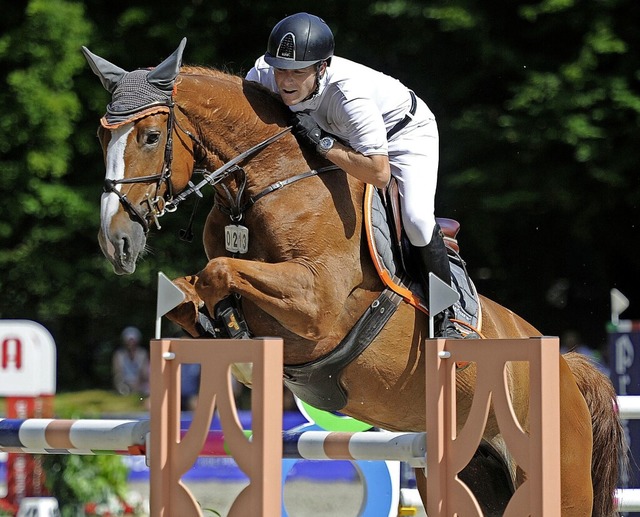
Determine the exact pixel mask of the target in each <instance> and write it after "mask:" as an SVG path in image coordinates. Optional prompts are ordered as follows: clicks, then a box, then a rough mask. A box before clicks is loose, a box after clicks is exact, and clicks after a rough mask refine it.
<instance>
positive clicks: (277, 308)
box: [195, 258, 348, 340]
mask: <svg viewBox="0 0 640 517" xmlns="http://www.w3.org/2000/svg"><path fill="white" fill-rule="evenodd" d="M320 275H321V273H319V272H318V271H317V269H316V268H315V267H314V266H313V265H311V264H308V263H302V262H295V261H289V262H279V263H275V264H269V263H264V262H253V261H248V260H240V259H231V258H215V259H212V260H210V261H209V263H208V264H207V266H206V267H205V268H204V269H203V270H202V271H201V272H200V273H198V279H197V281H196V283H195V290H196V292H197V294H198V296H199V297H200V299H202V300H204V303H205V304H206V306H207V309H208V310H209V313H210V314H213V310H214V307H215V305H216V304H217V303H218V302H219V301H220V300H221V299H223V298H224V297H226V296H228V295H229V294H231V293H235V294H238V295H240V296H242V297H243V298H244V299H246V300H249V301H251V302H252V303H254V304H255V305H257V306H258V307H259V308H260V309H262V310H263V311H265V312H266V313H267V314H269V315H271V316H272V317H273V318H275V319H276V320H277V321H278V322H280V323H281V324H282V325H283V326H284V327H286V328H287V329H289V330H290V331H292V332H294V333H296V334H298V335H300V336H304V337H306V338H307V339H313V340H318V339H320V338H322V337H323V336H324V335H326V332H327V329H329V328H330V327H331V325H332V324H333V323H334V322H335V319H336V318H337V315H338V314H339V311H340V310H341V309H342V305H343V301H341V302H339V300H344V299H346V296H347V294H346V293H348V291H346V293H344V292H343V291H345V289H348V287H346V286H345V285H340V283H339V282H333V281H331V279H326V278H320Z"/></svg>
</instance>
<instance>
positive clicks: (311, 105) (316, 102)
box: [289, 69, 329, 112]
mask: <svg viewBox="0 0 640 517" xmlns="http://www.w3.org/2000/svg"><path fill="white" fill-rule="evenodd" d="M328 84H329V70H328V69H327V70H326V71H325V73H324V75H323V76H322V77H321V78H320V79H319V80H318V88H317V90H316V92H315V93H314V94H313V95H312V96H311V98H309V99H307V100H304V101H302V102H299V103H298V104H294V105H293V106H289V109H290V110H291V111H293V112H298V111H315V110H317V109H318V106H320V102H321V101H322V94H323V92H324V91H325V90H326V88H327V85H328Z"/></svg>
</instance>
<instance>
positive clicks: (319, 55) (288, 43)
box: [264, 13, 334, 70]
mask: <svg viewBox="0 0 640 517" xmlns="http://www.w3.org/2000/svg"><path fill="white" fill-rule="evenodd" d="M333 49H334V42H333V33H332V32H331V29H330V28H329V26H328V25H327V24H326V23H325V22H324V20H323V19H321V18H318V17H317V16H314V15H313V14H307V13H298V14H292V15H291V16H287V17H286V18H285V19H284V20H281V21H280V22H278V23H277V25H276V26H275V27H274V28H273V30H272V31H271V34H270V36H269V42H268V43H267V52H266V53H265V55H264V59H265V61H266V62H267V63H268V64H269V65H271V66H273V67H275V68H283V69H286V70H296V69H299V68H306V67H308V66H311V65H313V64H315V63H318V62H320V61H330V60H331V56H333Z"/></svg>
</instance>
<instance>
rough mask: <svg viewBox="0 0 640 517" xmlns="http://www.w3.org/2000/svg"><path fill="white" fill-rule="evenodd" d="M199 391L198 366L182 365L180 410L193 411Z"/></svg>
mask: <svg viewBox="0 0 640 517" xmlns="http://www.w3.org/2000/svg"><path fill="white" fill-rule="evenodd" d="M199 391H200V365H199V364H198V363H182V364H181V365H180V409H181V410H182V411H193V410H194V409H195V408H196V405H197V404H198V392H199Z"/></svg>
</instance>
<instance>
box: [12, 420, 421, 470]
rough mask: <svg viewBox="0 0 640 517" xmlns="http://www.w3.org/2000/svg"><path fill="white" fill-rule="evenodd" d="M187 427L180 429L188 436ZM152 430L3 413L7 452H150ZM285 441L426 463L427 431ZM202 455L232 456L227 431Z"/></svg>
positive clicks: (292, 436)
mask: <svg viewBox="0 0 640 517" xmlns="http://www.w3.org/2000/svg"><path fill="white" fill-rule="evenodd" d="M186 433H187V431H186V430H183V431H181V435H182V436H183V437H184V436H185V435H186ZM249 434H250V433H249ZM148 436H149V421H148V420H51V419H44V418H40V419H38V418H33V419H26V420H14V419H6V418H5V419H0V451H2V452H14V453H22V454H85V455H92V454H93V455H95V454H122V455H145V454H146V452H147V440H148ZM282 447H283V454H282V457H283V458H285V459H307V460H365V461H385V460H387V461H405V462H408V463H409V464H411V466H413V467H424V466H425V455H426V448H425V447H426V446H425V433H388V432H382V431H381V432H376V431H372V432H360V433H343V432H330V431H302V432H297V431H285V432H283V433H282ZM200 456H203V457H217V458H224V457H230V456H231V454H230V452H229V450H228V447H227V444H226V443H225V439H224V434H223V432H222V431H209V433H208V434H207V437H206V440H205V442H204V446H203V448H202V451H201V453H200Z"/></svg>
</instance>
